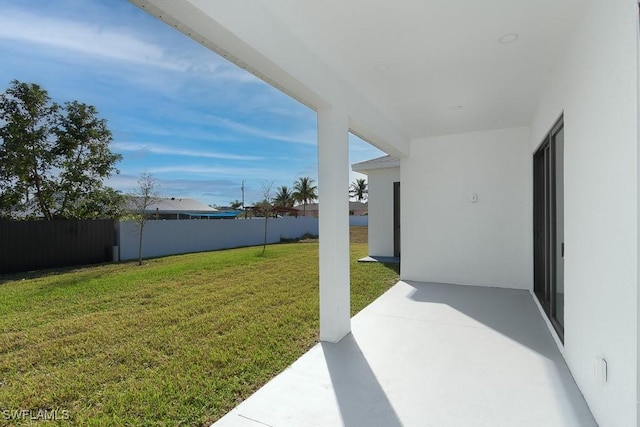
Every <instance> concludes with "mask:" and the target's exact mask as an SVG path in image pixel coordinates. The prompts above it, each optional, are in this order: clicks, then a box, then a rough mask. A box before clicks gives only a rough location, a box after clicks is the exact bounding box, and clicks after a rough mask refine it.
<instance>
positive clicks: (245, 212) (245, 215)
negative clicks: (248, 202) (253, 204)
mask: <svg viewBox="0 0 640 427" xmlns="http://www.w3.org/2000/svg"><path fill="white" fill-rule="evenodd" d="M242 210H243V211H244V219H247V210H246V209H245V208H244V179H243V180H242Z"/></svg>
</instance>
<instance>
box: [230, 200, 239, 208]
mask: <svg viewBox="0 0 640 427" xmlns="http://www.w3.org/2000/svg"><path fill="white" fill-rule="evenodd" d="M229 207H230V208H231V209H240V208H241V207H242V202H241V201H240V200H238V199H236V200H234V201H233V202H231V203H229Z"/></svg>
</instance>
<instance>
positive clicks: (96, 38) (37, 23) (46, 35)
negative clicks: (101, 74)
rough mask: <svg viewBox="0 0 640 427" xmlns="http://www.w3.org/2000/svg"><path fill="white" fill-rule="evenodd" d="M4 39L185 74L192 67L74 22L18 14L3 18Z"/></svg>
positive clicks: (136, 41)
mask: <svg viewBox="0 0 640 427" xmlns="http://www.w3.org/2000/svg"><path fill="white" fill-rule="evenodd" d="M0 38H4V39H10V40H17V41H22V42H29V43H34V44H39V45H44V46H49V47H52V48H58V49H65V50H70V51H74V52H77V53H82V54H86V55H92V56H98V57H103V58H107V59H111V60H117V61H125V62H132V63H137V64H146V65H152V66H156V67H161V68H167V69H172V70H181V71H184V70H186V69H187V67H188V64H187V63H185V62H184V61H176V60H172V59H170V58H167V56H166V52H165V50H164V49H163V48H162V47H160V46H158V45H156V44H153V43H148V42H145V41H143V40H141V39H140V38H138V37H136V36H134V35H132V34H127V33H126V31H125V30H123V29H115V28H101V27H99V26H91V25H88V24H85V23H81V22H75V21H71V20H63V19H55V18H46V17H42V16H38V15H35V14H31V13H26V12H22V11H17V10H8V11H7V10H5V11H3V14H2V15H0Z"/></svg>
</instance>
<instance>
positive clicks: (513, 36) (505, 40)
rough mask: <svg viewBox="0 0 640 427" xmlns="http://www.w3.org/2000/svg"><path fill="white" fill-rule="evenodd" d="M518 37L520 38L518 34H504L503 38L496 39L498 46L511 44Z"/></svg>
mask: <svg viewBox="0 0 640 427" xmlns="http://www.w3.org/2000/svg"><path fill="white" fill-rule="evenodd" d="M518 37H520V35H519V34H518V33H509V34H505V35H504V36H502V37H500V38H499V39H498V43H500V44H509V43H513V42H514V41H516V40H518Z"/></svg>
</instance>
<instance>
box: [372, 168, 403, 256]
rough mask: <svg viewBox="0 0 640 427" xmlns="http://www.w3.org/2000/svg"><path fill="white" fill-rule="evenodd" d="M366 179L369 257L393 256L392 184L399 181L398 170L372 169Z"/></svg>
mask: <svg viewBox="0 0 640 427" xmlns="http://www.w3.org/2000/svg"><path fill="white" fill-rule="evenodd" d="M367 178H368V188H369V198H368V203H369V214H368V218H369V230H368V235H369V236H368V237H369V255H370V256H393V183H394V182H398V181H400V168H397V167H396V168H389V169H372V170H369V171H367ZM401 191H402V190H401Z"/></svg>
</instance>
